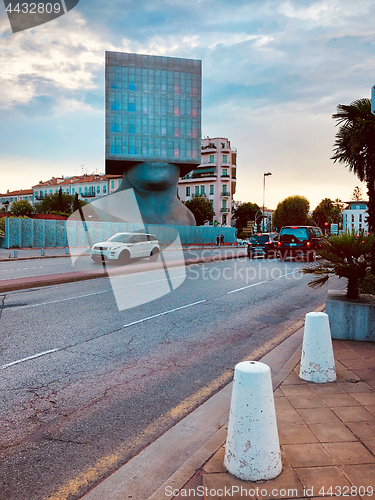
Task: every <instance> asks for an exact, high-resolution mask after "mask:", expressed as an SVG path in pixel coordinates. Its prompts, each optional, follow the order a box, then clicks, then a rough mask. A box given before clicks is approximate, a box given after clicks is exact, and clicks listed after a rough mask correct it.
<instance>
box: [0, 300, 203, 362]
mask: <svg viewBox="0 0 375 500" xmlns="http://www.w3.org/2000/svg"><path fill="white" fill-rule="evenodd" d="M103 293H104V292H103ZM203 302H207V299H204V300H199V301H198V302H193V303H192V304H186V305H185V306H181V307H175V308H174V309H170V310H169V311H164V312H162V313H159V314H154V315H153V316H149V317H148V318H143V319H139V320H138V321H133V322H132V323H128V324H127V325H124V326H123V328H127V327H129V326H133V325H138V324H139V323H143V322H144V321H148V320H149V319H153V318H159V317H160V316H164V315H166V314H170V313H173V312H175V311H180V310H181V309H186V308H187V307H192V306H196V305H198V304H203ZM110 333H114V332H109V333H108V335H109V334H110ZM89 340H96V337H94V338H92V339H89ZM71 347H72V346H71ZM68 348H69V346H66V347H62V348H59V349H57V348H56V349H50V350H49V351H44V352H39V353H38V354H34V355H33V356H28V357H27V358H22V359H18V360H17V361H12V362H11V363H8V364H6V365H2V366H0V370H4V369H5V368H9V367H10V366H14V365H18V364H19V363H23V362H25V361H29V360H31V359H35V358H40V357H41V356H45V355H46V354H51V353H53V352H58V351H62V350H65V349H68Z"/></svg>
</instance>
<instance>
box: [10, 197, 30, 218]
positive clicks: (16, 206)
mask: <svg viewBox="0 0 375 500" xmlns="http://www.w3.org/2000/svg"><path fill="white" fill-rule="evenodd" d="M10 212H11V213H12V214H13V215H17V216H21V217H22V216H24V215H31V214H32V213H34V207H33V206H32V205H31V204H30V203H29V202H28V201H27V200H19V201H14V202H13V203H12V205H11V207H10Z"/></svg>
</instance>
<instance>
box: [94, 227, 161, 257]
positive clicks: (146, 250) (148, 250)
mask: <svg viewBox="0 0 375 500" xmlns="http://www.w3.org/2000/svg"><path fill="white" fill-rule="evenodd" d="M159 253H160V246H159V242H158V240H157V239H156V237H155V236H154V235H153V234H146V233H116V234H114V235H113V236H111V237H110V238H109V239H108V240H107V241H103V242H101V243H95V245H93V247H92V249H91V253H90V257H91V259H92V260H93V261H94V262H95V263H96V264H100V263H102V262H103V261H117V262H118V263H119V264H127V263H128V262H129V261H130V259H138V258H141V257H148V258H149V259H150V260H151V261H152V262H155V261H157V260H158V257H159Z"/></svg>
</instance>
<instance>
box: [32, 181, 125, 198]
mask: <svg viewBox="0 0 375 500" xmlns="http://www.w3.org/2000/svg"><path fill="white" fill-rule="evenodd" d="M121 180H122V176H121V175H105V174H91V175H89V174H84V175H80V176H74V177H65V178H64V177H52V179H50V180H48V181H45V182H43V181H40V182H39V184H36V185H35V186H33V198H34V204H35V203H37V202H40V201H42V200H43V198H44V197H45V196H46V195H49V194H54V193H57V192H58V191H59V189H60V187H61V189H62V192H63V193H64V194H70V195H75V194H76V193H78V198H79V199H80V200H84V201H86V202H90V201H93V200H94V199H95V198H96V197H99V196H104V195H106V194H110V193H112V192H113V191H116V189H118V187H119V186H120V184H121Z"/></svg>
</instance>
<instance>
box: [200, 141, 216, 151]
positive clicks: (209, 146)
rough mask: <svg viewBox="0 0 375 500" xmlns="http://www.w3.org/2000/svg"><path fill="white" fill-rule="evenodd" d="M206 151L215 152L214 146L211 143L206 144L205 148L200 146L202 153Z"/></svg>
mask: <svg viewBox="0 0 375 500" xmlns="http://www.w3.org/2000/svg"><path fill="white" fill-rule="evenodd" d="M208 149H215V150H216V144H215V143H213V142H210V143H209V144H207V146H201V150H202V151H205V152H206V151H207V150H208Z"/></svg>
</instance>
